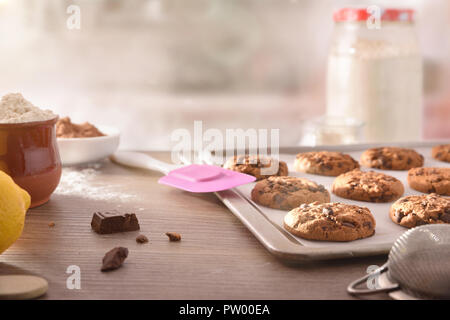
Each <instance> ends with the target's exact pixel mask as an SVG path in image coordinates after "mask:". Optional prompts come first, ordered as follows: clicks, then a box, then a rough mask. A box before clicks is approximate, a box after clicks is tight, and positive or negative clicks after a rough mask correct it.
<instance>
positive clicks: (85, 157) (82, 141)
mask: <svg viewBox="0 0 450 320" xmlns="http://www.w3.org/2000/svg"><path fill="white" fill-rule="evenodd" d="M98 129H99V130H100V131H101V132H103V133H104V134H105V136H101V137H93V138H57V141H58V147H59V154H60V156H61V162H62V164H63V166H72V165H77V164H82V163H87V162H93V161H98V160H101V159H103V158H106V157H108V156H110V155H112V154H113V153H114V152H115V151H116V150H117V148H118V146H119V141H120V131H119V130H118V129H117V128H113V127H107V126H98Z"/></svg>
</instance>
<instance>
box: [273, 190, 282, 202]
mask: <svg viewBox="0 0 450 320" xmlns="http://www.w3.org/2000/svg"><path fill="white" fill-rule="evenodd" d="M273 201H275V202H276V203H277V204H281V203H282V202H283V201H284V198H283V197H282V196H280V195H279V194H277V193H276V194H275V195H274V196H273Z"/></svg>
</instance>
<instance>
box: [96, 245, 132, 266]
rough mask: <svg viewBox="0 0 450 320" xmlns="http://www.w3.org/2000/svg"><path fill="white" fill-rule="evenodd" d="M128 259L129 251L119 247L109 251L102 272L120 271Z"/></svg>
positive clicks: (104, 259)
mask: <svg viewBox="0 0 450 320" xmlns="http://www.w3.org/2000/svg"><path fill="white" fill-rule="evenodd" d="M127 257H128V249H127V248H124V247H117V248H114V249H112V250H110V251H108V252H107V253H106V254H105V256H104V257H103V265H102V269H101V271H103V272H104V271H111V270H115V269H118V268H120V267H121V266H122V263H123V262H124V261H125V259H126V258H127Z"/></svg>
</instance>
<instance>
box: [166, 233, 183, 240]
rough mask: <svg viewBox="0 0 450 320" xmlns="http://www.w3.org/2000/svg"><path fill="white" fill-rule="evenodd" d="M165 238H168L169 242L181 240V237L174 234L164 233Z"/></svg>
mask: <svg viewBox="0 0 450 320" xmlns="http://www.w3.org/2000/svg"><path fill="white" fill-rule="evenodd" d="M166 236H168V237H169V240H170V241H180V240H181V235H180V234H179V233H176V232H166Z"/></svg>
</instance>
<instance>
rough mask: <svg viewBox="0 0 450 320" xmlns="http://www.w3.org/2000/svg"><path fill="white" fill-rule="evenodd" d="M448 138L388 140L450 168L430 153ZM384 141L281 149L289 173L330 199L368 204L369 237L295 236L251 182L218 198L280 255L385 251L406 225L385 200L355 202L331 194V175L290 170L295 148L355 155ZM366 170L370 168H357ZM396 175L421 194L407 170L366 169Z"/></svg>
mask: <svg viewBox="0 0 450 320" xmlns="http://www.w3.org/2000/svg"><path fill="white" fill-rule="evenodd" d="M442 143H448V142H447V141H433V142H419V143H402V144H399V143H390V144H388V145H390V146H400V147H407V148H413V149H415V150H416V151H418V152H419V153H421V154H422V155H423V156H424V157H425V164H424V167H450V164H449V163H445V162H441V161H437V160H435V159H433V158H432V157H431V147H432V146H434V145H436V144H442ZM386 145H387V144H383V145H381V144H370V145H369V144H361V145H347V146H320V147H292V148H280V160H283V161H286V163H287V164H288V167H289V175H291V176H296V177H305V178H308V179H310V180H312V181H315V182H317V183H320V184H323V185H324V186H325V187H326V188H327V189H328V191H330V195H331V201H332V202H343V203H349V204H355V205H359V206H365V207H368V208H369V209H370V211H371V212H372V214H373V215H374V217H375V220H376V223H377V225H376V229H375V234H374V235H373V236H372V237H369V238H365V239H360V240H355V241H351V242H330V241H311V240H305V239H302V238H299V237H296V236H294V235H292V234H290V233H289V232H288V231H286V230H285V229H284V228H283V218H284V216H285V215H286V213H287V211H283V210H275V209H271V208H266V207H263V206H260V205H258V204H256V203H254V202H253V201H252V200H251V198H250V192H251V190H252V188H253V187H254V185H255V183H251V184H248V185H244V186H240V187H237V188H235V189H231V190H226V191H221V192H217V193H216V194H217V196H218V197H219V199H221V201H222V202H223V203H224V204H225V205H226V206H227V207H228V208H229V209H230V210H231V212H233V213H234V214H235V215H236V216H237V217H238V218H239V219H240V220H241V221H242V222H243V224H244V225H245V226H246V227H247V228H248V229H249V230H250V231H251V232H252V233H253V234H254V235H255V237H256V238H257V239H258V240H259V241H260V242H261V243H262V244H263V245H264V246H265V247H266V248H267V249H268V250H269V251H270V252H271V253H273V254H275V255H276V256H278V257H279V258H281V259H283V260H293V261H308V260H327V259H337V258H350V257H356V256H369V255H379V254H387V253H388V252H389V250H390V248H391V246H392V244H393V243H394V241H395V240H396V239H397V238H398V237H399V236H400V235H401V234H402V233H403V232H405V231H406V230H407V229H406V228H404V227H401V226H399V225H397V224H395V223H393V222H392V221H391V219H390V218H389V208H390V206H391V204H392V202H389V203H370V202H362V201H353V200H348V199H344V198H341V197H338V196H336V195H334V194H332V193H331V185H332V183H333V181H334V179H335V177H326V176H320V175H312V174H306V173H299V172H295V171H294V170H293V164H294V159H295V155H296V154H297V153H299V152H307V151H312V150H329V151H341V152H345V153H348V154H350V155H351V156H352V157H353V158H354V159H356V160H359V158H360V156H361V153H362V152H363V151H364V150H366V149H367V148H371V147H376V146H386ZM361 169H362V170H369V168H364V167H362V168H361ZM370 170H375V171H379V172H383V173H386V174H388V175H391V176H394V177H396V178H397V179H399V180H400V181H402V183H403V185H404V187H405V193H404V196H407V195H415V194H421V193H420V192H418V191H415V190H413V189H411V188H410V187H409V186H408V183H407V180H406V177H407V172H408V171H393V170H378V169H370Z"/></svg>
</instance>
